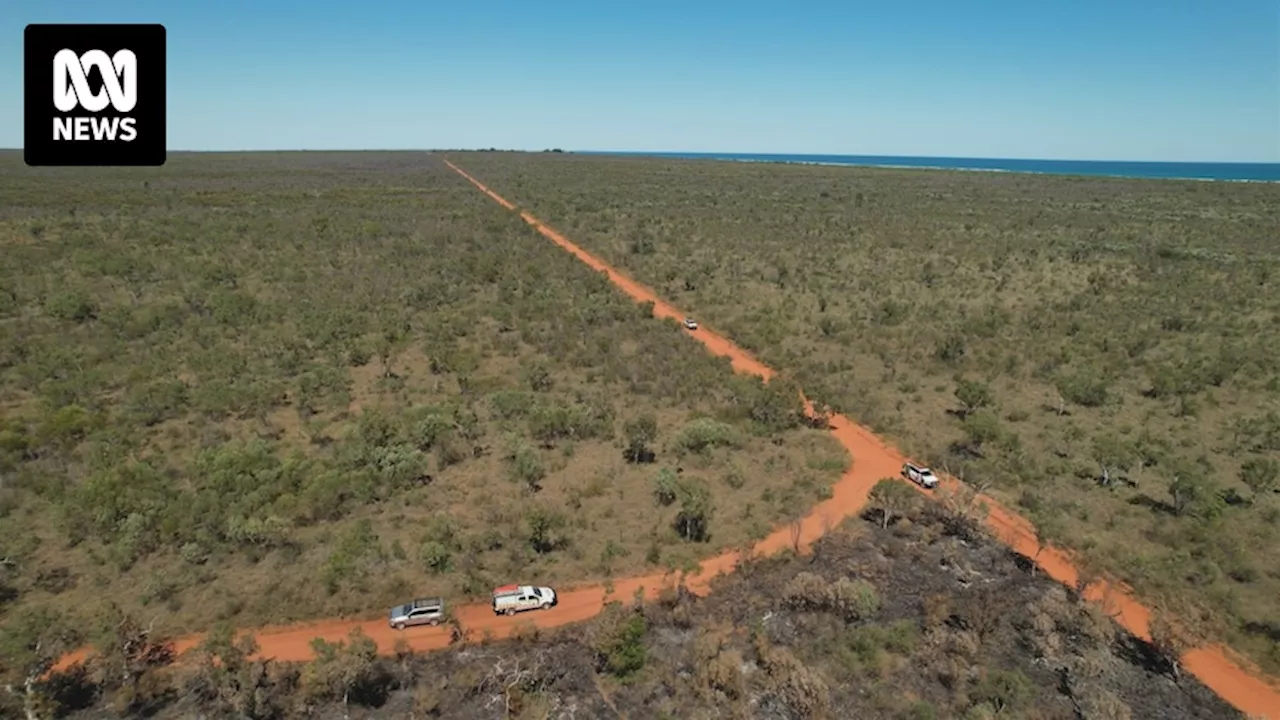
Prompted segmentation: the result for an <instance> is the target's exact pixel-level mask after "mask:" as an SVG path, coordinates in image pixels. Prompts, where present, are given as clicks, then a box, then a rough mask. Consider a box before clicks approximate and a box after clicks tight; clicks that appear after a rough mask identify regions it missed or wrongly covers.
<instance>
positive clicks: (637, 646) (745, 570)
mask: <svg viewBox="0 0 1280 720" xmlns="http://www.w3.org/2000/svg"><path fill="white" fill-rule="evenodd" d="M894 484H895V486H896V487H904V486H903V485H902V483H900V482H895V483H894ZM905 497H906V499H905V500H904V501H903V502H902V503H900V504H899V505H897V512H896V514H895V516H894V519H893V520H892V521H890V522H889V523H888V524H887V526H886V525H885V524H884V523H883V522H882V520H881V518H880V516H879V514H878V512H877V510H876V509H875V508H872V509H870V510H869V511H868V513H867V517H866V519H863V520H859V519H855V520H851V521H849V522H848V523H847V524H846V525H845V526H843V527H841V528H838V529H837V530H836V532H834V533H833V534H831V535H829V536H828V537H826V538H824V539H822V540H820V541H819V543H818V544H817V546H816V551H815V554H814V555H813V556H811V557H803V558H797V557H795V556H794V555H790V554H787V555H785V556H783V557H775V558H770V559H747V560H746V561H745V562H744V563H743V564H742V565H741V566H740V568H739V572H737V573H735V574H733V575H729V576H722V577H721V578H719V579H718V580H717V581H715V588H714V590H713V592H712V593H711V595H709V596H708V597H707V598H705V599H699V598H696V597H694V596H692V595H689V594H688V593H687V592H684V591H683V590H682V589H680V590H677V591H675V592H669V593H668V594H666V595H664V596H663V597H661V598H659V600H658V601H656V602H649V603H637V602H636V601H635V599H633V598H619V599H618V600H617V601H616V602H614V603H612V604H611V605H610V606H609V607H607V608H606V610H605V612H604V613H603V614H602V615H600V616H599V617H597V618H596V619H594V620H592V621H590V622H588V623H584V624H581V625H576V626H570V627H568V628H565V629H562V630H559V631H555V632H546V631H543V632H539V631H537V630H535V629H533V628H532V626H527V629H525V630H522V631H518V632H517V635H516V636H515V638H513V639H511V640H506V641H501V642H493V641H487V640H486V639H485V638H483V637H478V638H471V640H472V641H473V642H470V643H468V644H466V645H463V646H458V647H455V648H451V649H448V650H444V651H440V652H436V653H430V654H427V655H420V656H415V655H413V654H411V653H409V652H407V651H404V650H403V649H401V651H400V652H397V653H396V654H395V655H391V656H386V655H383V656H379V655H377V654H376V651H377V650H378V648H377V647H376V646H375V645H374V643H373V641H372V640H371V639H369V638H368V637H367V636H363V635H362V634H360V633H359V631H355V632H353V634H352V635H351V636H350V637H348V638H347V639H346V640H345V641H343V642H341V643H324V642H322V641H317V643H316V649H317V657H316V659H315V660H312V661H311V662H309V663H306V664H304V665H301V666H299V665H287V664H279V663H274V662H271V661H264V660H250V659H248V658H247V657H246V652H248V651H249V650H251V649H252V647H253V642H252V640H251V639H248V640H242V641H240V642H239V643H237V642H233V641H232V640H231V637H230V636H229V635H228V634H227V633H226V632H225V631H218V632H215V633H214V634H212V635H211V636H210V637H209V638H208V639H207V640H206V641H205V642H204V643H203V644H202V645H201V646H200V647H199V648H197V649H196V650H195V655H194V656H193V661H192V662H191V663H189V664H185V665H182V666H174V665H171V664H169V659H168V658H167V657H166V656H165V653H164V651H163V646H158V645H156V644H154V643H153V642H150V641H149V639H148V638H146V637H142V636H140V634H139V633H138V628H137V627H134V626H127V625H126V626H120V627H121V629H120V630H118V631H116V632H115V633H114V634H109V635H107V636H105V637H106V639H105V640H103V641H102V643H101V647H102V649H103V652H102V653H101V654H100V655H98V656H97V657H95V658H93V659H91V661H90V662H89V663H88V664H87V665H86V666H82V667H81V668H80V669H79V670H77V671H76V672H73V673H70V674H68V675H64V676H61V677H60V679H59V682H58V684H57V685H56V687H55V688H54V689H55V690H56V692H54V693H51V695H50V696H51V698H52V702H53V703H56V704H58V707H60V708H62V709H63V710H64V711H66V712H69V713H70V714H72V715H73V716H74V713H75V711H76V708H80V707H85V706H90V704H91V703H92V705H91V707H92V710H90V711H86V712H85V713H84V716H86V717H87V716H90V715H91V716H93V717H103V715H104V713H112V715H115V714H124V713H135V714H136V713H140V712H147V713H150V714H152V716H153V717H157V718H185V717H193V716H195V715H196V714H197V713H201V714H203V716H206V717H223V716H226V717H246V718H293V717H320V718H338V717H350V718H366V717H368V718H372V717H396V718H404V717H419V718H422V717H447V718H457V719H459V720H469V719H472V718H474V719H476V720H482V719H483V720H490V719H494V718H530V719H531V718H546V717H588V718H623V717H630V718H670V719H671V720H676V719H677V718H678V719H681V720H683V719H685V718H692V719H700V718H746V717H756V718H760V717H767V718H795V719H797V720H798V719H800V718H814V719H819V720H821V719H824V718H829V719H831V720H835V719H837V718H890V717H892V718H909V719H913V720H914V719H920V720H927V719H929V718H966V719H968V720H977V719H979V718H982V719H990V718H1015V719H1027V720H1030V719H1033V718H1034V719H1037V720H1058V719H1061V720H1070V719H1074V718H1078V717H1086V718H1091V719H1094V718H1097V719H1100V720H1127V719H1128V718H1155V717H1159V718H1162V719H1169V720H1183V719H1189V718H1205V719H1208V718H1239V717H1241V716H1240V715H1239V714H1238V713H1236V712H1235V711H1234V710H1232V709H1231V708H1230V707H1229V706H1226V705H1225V704H1224V703H1222V701H1220V700H1219V699H1218V698H1217V697H1215V696H1214V695H1213V694H1212V693H1210V692H1209V691H1208V690H1206V689H1205V688H1204V687H1203V686H1201V685H1200V684H1198V682H1197V681H1196V680H1195V679H1194V678H1191V677H1190V676H1188V675H1185V674H1184V675H1179V674H1178V673H1177V670H1176V667H1175V666H1172V665H1170V664H1168V662H1167V661H1166V659H1165V656H1162V655H1160V654H1158V653H1153V652H1152V651H1151V649H1150V648H1149V647H1148V646H1147V645H1145V644H1143V643H1140V642H1137V641H1135V640H1134V639H1133V638H1132V637H1130V636H1127V635H1124V634H1123V633H1121V632H1119V630H1118V628H1117V627H1116V626H1115V624H1114V623H1113V622H1112V621H1111V620H1110V619H1109V618H1108V617H1106V615H1105V614H1104V613H1103V612H1102V611H1101V610H1099V608H1098V607H1097V606H1096V605H1093V604H1090V603H1085V602H1082V601H1080V599H1079V598H1078V597H1077V596H1075V595H1074V594H1073V593H1072V592H1070V591H1068V590H1066V589H1064V588H1063V587H1061V586H1060V585H1057V584H1055V583H1054V582H1053V581H1051V580H1048V579H1046V578H1044V577H1043V576H1042V575H1036V574H1033V573H1031V572H1030V571H1029V568H1028V567H1027V566H1026V562H1025V560H1024V559H1021V558H1016V557H1015V556H1013V555H1012V554H1011V553H1010V552H1009V551H1008V550H1007V549H1005V548H1004V547H1003V546H1001V545H999V544H998V543H994V542H992V541H990V540H988V539H986V538H984V537H983V536H982V534H981V533H980V532H978V531H977V528H979V527H981V524H980V523H979V522H976V515H974V514H973V506H972V505H968V504H966V503H965V502H963V498H956V500H957V502H953V503H926V502H924V501H923V500H922V499H921V498H920V497H919V496H918V495H914V494H913V495H911V496H905ZM130 639H133V640H135V641H136V642H135V644H132V645H128V644H126V642H125V641H127V640H130ZM125 648H128V649H127V650H124V649H125Z"/></svg>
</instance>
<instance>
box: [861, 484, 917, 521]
mask: <svg viewBox="0 0 1280 720" xmlns="http://www.w3.org/2000/svg"><path fill="white" fill-rule="evenodd" d="M867 500H868V501H869V502H870V503H871V507H872V508H873V509H875V510H878V511H879V512H880V527H881V528H887V527H889V523H890V522H892V521H893V518H894V516H895V515H900V514H902V513H905V512H907V511H908V510H910V509H911V508H912V507H914V506H915V503H916V501H917V500H919V496H918V494H917V493H916V491H915V490H912V489H911V488H910V487H907V484H906V483H904V482H902V481H901V480H898V479H896V478H884V479H883V480H881V481H880V482H877V483H876V484H875V487H873V488H871V493H870V494H869V495H868V496H867Z"/></svg>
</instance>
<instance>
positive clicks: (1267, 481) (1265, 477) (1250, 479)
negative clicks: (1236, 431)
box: [1240, 457, 1280, 502]
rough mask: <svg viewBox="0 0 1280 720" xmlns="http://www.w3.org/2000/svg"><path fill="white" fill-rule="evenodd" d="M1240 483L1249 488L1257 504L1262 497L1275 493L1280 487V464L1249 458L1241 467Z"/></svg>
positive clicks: (1267, 459) (1260, 458)
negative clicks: (1279, 486)
mask: <svg viewBox="0 0 1280 720" xmlns="http://www.w3.org/2000/svg"><path fill="white" fill-rule="evenodd" d="M1240 482H1242V483H1244V484H1245V485H1247V486H1248V487H1249V490H1250V492H1252V493H1253V500H1254V502H1257V500H1258V498H1259V497H1260V496H1262V495H1264V494H1266V493H1269V492H1275V490H1276V487H1277V486H1278V485H1280V462H1276V461H1275V460H1272V459H1271V458H1264V457H1255V458H1249V459H1248V460H1245V461H1244V463H1243V464H1242V465H1241V466H1240Z"/></svg>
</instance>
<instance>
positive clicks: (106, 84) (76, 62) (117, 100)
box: [53, 50, 138, 142]
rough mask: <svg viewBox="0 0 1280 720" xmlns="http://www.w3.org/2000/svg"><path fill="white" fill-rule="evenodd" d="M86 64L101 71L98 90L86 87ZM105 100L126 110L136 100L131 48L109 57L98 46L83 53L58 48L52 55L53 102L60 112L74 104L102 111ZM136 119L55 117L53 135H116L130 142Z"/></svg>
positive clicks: (61, 137) (135, 134) (96, 137)
mask: <svg viewBox="0 0 1280 720" xmlns="http://www.w3.org/2000/svg"><path fill="white" fill-rule="evenodd" d="M88 68H97V70H98V72H99V73H101V74H102V90H101V91H99V92H98V93H96V94H95V93H93V92H92V91H91V90H90V89H89V76H88V74H87V73H86V72H85V70H86V69H88ZM108 102H110V103H111V107H113V108H115V111H116V112H118V113H127V112H129V111H131V110H133V108H134V106H136V105H137V104H138V56H137V55H135V54H134V53H133V51H132V50H121V51H119V52H117V53H116V54H115V55H114V56H111V57H108V56H107V54H106V53H104V52H102V51H101V50H90V51H89V52H87V53H85V54H83V55H76V54H75V51H73V50H60V51H59V52H58V54H57V55H54V56H53V104H54V106H55V107H57V108H58V110H59V111H60V112H64V113H69V112H72V111H74V110H75V109H76V108H77V107H81V108H84V109H85V110H88V111H89V112H93V113H96V112H102V111H103V110H104V109H106V107H107V103H108ZM136 123H137V120H136V119H135V118H131V117H127V116H125V117H85V116H83V115H81V116H79V117H55V118H54V119H53V139H54V140H115V139H116V137H117V136H118V137H119V138H120V140H123V141H124V142H132V141H133V140H134V139H135V138H137V137H138V131H137V128H136V127H135V125H136ZM73 127H74V128H75V131H74V132H72V128H73ZM91 130H92V132H91Z"/></svg>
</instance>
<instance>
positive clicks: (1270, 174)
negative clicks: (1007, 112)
mask: <svg viewBox="0 0 1280 720" xmlns="http://www.w3.org/2000/svg"><path fill="white" fill-rule="evenodd" d="M575 152H578V154H581V155H631V156H644V157H665V158H682V159H689V160H738V161H743V162H785V163H803V164H811V165H857V166H863V167H890V168H929V169H941V170H976V171H986V172H1015V173H1042V174H1050V175H1090V176H1102V177H1128V178H1164V179H1170V180H1173V179H1177V180H1224V181H1235V182H1280V163H1183V162H1116V161H1109V160H1002V159H998V158H943V157H898V156H892V155H772V154H762V153H681V152H583V151H575Z"/></svg>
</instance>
